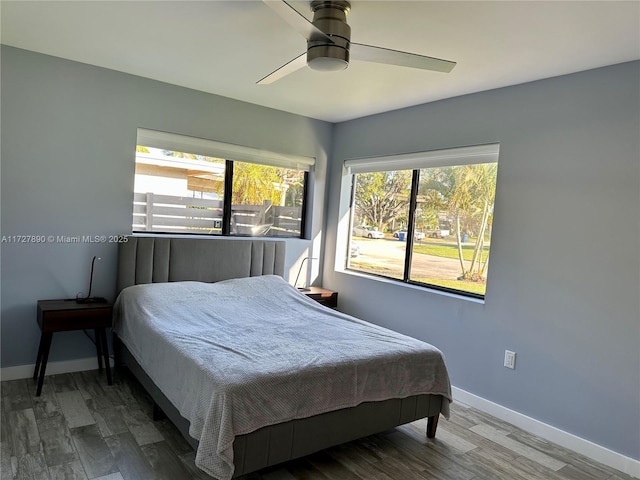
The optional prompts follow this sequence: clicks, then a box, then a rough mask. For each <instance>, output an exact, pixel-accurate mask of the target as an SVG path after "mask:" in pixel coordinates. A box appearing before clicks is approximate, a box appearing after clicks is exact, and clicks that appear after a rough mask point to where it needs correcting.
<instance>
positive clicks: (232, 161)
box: [132, 129, 314, 238]
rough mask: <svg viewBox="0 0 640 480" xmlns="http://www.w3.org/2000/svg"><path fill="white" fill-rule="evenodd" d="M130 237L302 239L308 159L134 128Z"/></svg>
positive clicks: (309, 159)
mask: <svg viewBox="0 0 640 480" xmlns="http://www.w3.org/2000/svg"><path fill="white" fill-rule="evenodd" d="M135 158H136V160H135V178H134V198H133V221H132V230H133V232H136V233H147V232H155V233H182V234H201V235H236V236H260V237H297V238H301V237H303V235H304V225H305V207H306V205H305V199H306V190H307V182H308V178H309V175H308V173H309V170H310V169H311V168H312V167H313V163H314V162H313V159H312V158H309V157H296V156H290V155H283V154H278V153H274V152H267V151H264V150H258V149H254V148H251V147H242V146H238V145H232V144H226V143H221V142H215V141H210V140H205V139H197V138H193V137H186V136H182V135H175V134H170V133H164V132H157V131H152V130H143V129H138V142H137V146H136V157H135Z"/></svg>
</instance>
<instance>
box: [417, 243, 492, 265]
mask: <svg viewBox="0 0 640 480" xmlns="http://www.w3.org/2000/svg"><path fill="white" fill-rule="evenodd" d="M413 252H414V253H423V254H425V255H434V256H436V257H444V258H455V259H457V258H458V247H457V246H456V245H439V244H436V243H423V244H418V243H414V244H413ZM488 253H489V247H484V255H483V256H482V258H483V259H484V258H487V254H488ZM472 257H473V245H463V246H462V258H463V259H464V260H466V261H471V258H472Z"/></svg>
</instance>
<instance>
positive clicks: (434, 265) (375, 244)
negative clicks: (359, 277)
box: [353, 238, 460, 280]
mask: <svg viewBox="0 0 640 480" xmlns="http://www.w3.org/2000/svg"><path fill="white" fill-rule="evenodd" d="M354 241H355V242H356V243H357V244H358V245H360V256H359V257H358V258H355V259H353V261H354V263H356V262H357V263H360V262H362V263H369V264H374V265H376V266H378V267H382V268H384V269H385V270H384V272H382V273H383V274H384V275H386V276H389V277H394V278H402V273H403V270H404V257H405V249H406V246H407V244H406V242H400V241H398V240H397V239H395V238H394V239H386V238H385V239H379V240H369V239H359V238H354ZM421 243H429V240H428V239H425V240H423V241H422V242H421ZM438 243H442V242H438ZM411 273H412V277H428V278H442V279H450V280H455V279H456V278H458V277H459V276H460V261H459V260H458V259H453V258H443V257H436V256H434V255H425V254H422V253H415V252H414V254H413V255H412V264H411Z"/></svg>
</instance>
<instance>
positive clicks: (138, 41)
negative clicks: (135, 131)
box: [0, 0, 640, 122]
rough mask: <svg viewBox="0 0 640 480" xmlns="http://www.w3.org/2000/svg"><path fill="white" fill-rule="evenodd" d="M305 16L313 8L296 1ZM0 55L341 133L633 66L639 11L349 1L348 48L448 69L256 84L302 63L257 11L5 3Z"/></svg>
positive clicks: (297, 50) (370, 69)
mask: <svg viewBox="0 0 640 480" xmlns="http://www.w3.org/2000/svg"><path fill="white" fill-rule="evenodd" d="M290 3H292V4H293V5H294V6H295V7H296V8H297V9H298V10H299V11H302V12H305V13H306V12H308V14H307V15H306V16H307V17H308V18H311V12H310V11H309V6H308V5H309V2H304V1H294V2H290ZM0 9H1V10H0V15H1V30H0V32H1V37H2V43H3V44H6V45H11V46H15V47H19V48H23V49H27V50H33V51H36V52H41V53H46V54H49V55H54V56H58V57H63V58H67V59H71V60H76V61H79V62H84V63H89V64H93V65H98V66H101V67H106V68H111V69H114V70H119V71H122V72H127V73H132V74H135V75H140V76H143V77H147V78H152V79H156V80H160V81H163V82H168V83H173V84H176V85H182V86H184V87H189V88H193V89H197V90H201V91H204V92H210V93H215V94H218V95H223V96H225V97H231V98H235V99H238V100H243V101H246V102H251V103H255V104H258V105H264V106H267V107H272V108H276V109H279V110H284V111H287V112H293V113H297V114H300V115H305V116H308V117H312V118H318V119H322V120H327V121H331V122H338V121H343V120H348V119H352V118H358V117H362V116H366V115H370V114H374V113H379V112H383V111H387V110H394V109H398V108H402V107H406V106H410V105H417V104H421V103H426V102H432V101H435V100H439V99H443V98H448V97H453V96H458V95H463V94H467V93H473V92H478V91H482V90H488V89H493V88H497V87H503V86H508V85H514V84H518V83H523V82H528V81H532V80H537V79H541V78H547V77H552V76H557V75H563V74H567V73H572V72H577V71H582V70H587V69H590V68H596V67H601V66H605V65H612V64H616V63H621V62H626V61H630V60H636V59H639V58H640V2H639V1H626V2H612V1H586V2H581V1H569V2H557V1H528V2H525V1H497V2H485V1H471V2H462V1H443V2H432V1H409V2H405V1H357V0H356V1H352V9H351V13H350V14H349V17H348V21H349V24H350V25H351V29H352V41H354V42H358V43H365V44H371V45H376V46H381V47H386V48H392V49H395V50H405V51H409V52H413V53H419V54H423V55H428V56H433V57H438V58H444V59H447V60H454V61H456V62H458V65H457V66H456V67H455V68H454V69H453V71H452V72H451V73H449V74H445V73H437V72H428V71H421V70H414V69H410V68H405V67H396V66H387V65H380V64H373V63H365V62H355V61H354V62H351V65H350V66H349V68H348V69H347V70H345V71H342V72H333V73H321V72H315V71H312V70H309V69H307V68H304V69H302V70H299V71H297V72H295V73H293V74H291V75H289V76H288V77H285V78H284V79H282V80H280V81H278V82H275V83H273V84H271V85H256V83H255V82H256V81H257V80H259V79H260V78H262V77H263V76H264V75H266V74H268V73H270V72H271V71H273V70H275V69H276V68H277V67H279V66H280V65H282V64H284V63H286V62H288V61H289V60H291V59H292V58H294V57H295V56H297V55H299V54H301V53H302V52H304V50H305V40H304V38H303V37H301V36H300V35H299V34H298V33H296V32H295V31H294V30H292V29H291V28H290V27H289V26H288V25H287V24H286V23H285V22H284V21H283V20H282V19H281V18H280V17H278V16H277V15H276V14H275V13H274V12H273V11H272V10H271V9H270V8H268V7H267V6H266V5H265V4H264V3H263V2H261V1H239V0H234V1H86V0H85V1H49V0H48V1H8V0H2V1H1V3H0Z"/></svg>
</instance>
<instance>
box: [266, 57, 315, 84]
mask: <svg viewBox="0 0 640 480" xmlns="http://www.w3.org/2000/svg"><path fill="white" fill-rule="evenodd" d="M306 66H307V52H304V53H303V54H301V55H298V56H297V57H296V58H294V59H293V60H291V61H290V62H288V63H285V64H284V65H283V66H281V67H280V68H278V69H277V70H274V71H273V72H271V73H270V74H269V75H267V76H266V77H263V78H261V79H260V80H258V81H257V82H256V84H258V85H269V84H270V83H273V82H275V81H276V80H280V79H281V78H283V77H286V76H287V75H289V74H291V73H293V72H295V71H296V70H300V69H301V68H303V67H306Z"/></svg>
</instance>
